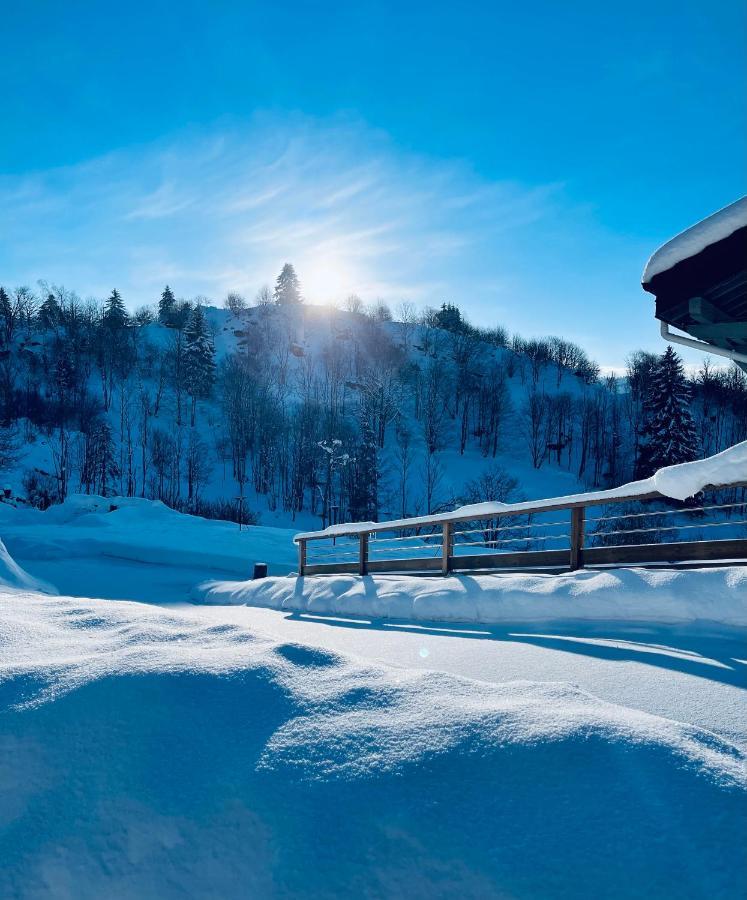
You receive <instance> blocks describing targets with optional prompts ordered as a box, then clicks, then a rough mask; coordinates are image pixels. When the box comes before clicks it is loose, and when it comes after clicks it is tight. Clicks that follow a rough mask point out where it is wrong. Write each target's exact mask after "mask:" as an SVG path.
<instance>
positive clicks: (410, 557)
mask: <svg viewBox="0 0 747 900" xmlns="http://www.w3.org/2000/svg"><path fill="white" fill-rule="evenodd" d="M745 486H746V485H745V483H744V482H743V481H734V482H732V483H728V484H719V485H712V486H709V488H708V489H707V490H709V491H713V490H723V489H725V488H738V489H741V490H738V491H733V492H732V493H733V502H718V503H716V502H712V503H711V504H706V505H703V504H701V505H700V506H694V507H692V506H688V507H682V508H671V506H670V507H669V508H665V509H647V510H645V511H642V512H633V513H625V514H622V515H609V514H606V515H602V516H598V517H596V518H594V519H592V520H590V519H589V517H588V516H587V514H586V512H587V509H589V508H591V507H601V506H605V507H609V506H612V505H616V504H623V503H630V502H631V501H635V502H636V503H637V502H639V501H640V502H642V503H643V504H649V503H650V502H651V501H653V500H656V499H666V498H663V496H662V495H661V494H659V493H657V492H651V493H647V494H631V495H628V496H616V495H614V494H615V492H614V491H599V492H597V493H595V494H589V495H581V497H580V498H576V499H572V498H564V497H557V498H553V499H549V500H538V501H532V502H527V503H521V504H513V505H512V506H510V507H508V508H506V509H505V510H503V509H501V510H491V511H488V512H485V513H483V514H480V512H479V511H477V512H476V511H474V510H473V511H466V510H465V511H464V512H462V511H461V510H457V511H455V512H454V513H444V514H443V515H441V516H428V517H421V518H418V519H399V520H396V521H393V522H381V523H370V524H369V523H365V524H364V525H360V524H358V525H353V524H351V525H350V526H337V527H336V529H335V530H334V531H333V532H330V531H329V530H327V531H319V532H310V533H306V534H300V535H297V537H296V538H295V540H296V542H297V544H298V572H299V574H300V575H330V574H358V575H367V574H369V573H387V572H390V573H395V572H409V573H423V574H438V573H441V574H443V575H447V574H448V573H449V572H471V571H480V570H483V571H490V570H493V571H496V570H501V569H519V568H520V569H529V570H543V571H544V570H555V571H557V570H571V571H574V570H576V569H579V568H582V567H588V566H598V565H634V564H645V563H684V562H691V561H692V562H705V561H714V560H719V561H723V560H734V561H737V562H747V538H744V537H733V536H732V537H728V538H719V537H718V536H717V533H718V529H723V528H726V527H732V529H734V528H735V529H736V530H737V532H739V533H742V534H747V500H745V491H744V488H745ZM610 494H612V495H613V496H610ZM563 512H568V513H569V515H568V517H567V519H563V520H561V521H555V520H557V519H558V518H559V516H557V515H553V517H552V518H553V520H554V521H551V522H546V521H543V520H542V517H543V516H545V515H546V514H548V513H553V514H557V513H563ZM667 517H676V518H670V519H669V521H670V522H674V523H675V524H670V525H667V524H666V520H667ZM651 518H655V519H656V523H657V524H654V525H652V524H651V522H649V521H647V520H648V519H651ZM682 520H684V521H682ZM509 521H514V522H518V523H519V524H513V525H512V524H504V523H505V522H509ZM590 521H591V523H592V524H593V526H594V528H593V530H592V531H591V532H589V528H588V525H589V522H590ZM612 523H615V524H614V525H612ZM621 523H622V525H621ZM628 523H629V524H630V525H631V526H632V527H623V526H626V525H627V524H628ZM659 523H663V524H659ZM464 524H469V526H470V527H468V528H466V529H465V528H461V527H460V526H462V525H464ZM640 525H643V526H645V527H636V526H640ZM473 526H474V527H473ZM559 528H565V529H567V530H565V531H558V529H559ZM606 528H611V530H608V531H605V529H606ZM711 529H713V531H711ZM532 532H534V533H533V534H532ZM680 532H689V534H693V535H694V536H697V538H698V539H697V540H674V541H666V542H665V541H662V536H665V535H669V536H672V535H673V534H676V535H679V533H680ZM389 533H392V534H393V535H395V536H392V537H387V535H388V534H389ZM704 533H706V534H708V535H709V536H708V537H706V538H704V537H703V534H704ZM720 533H721V534H724V532H723V531H721V532H720ZM711 534H713V535H714V537H710V535H711ZM475 535H477V537H475ZM631 537H632V539H633V541H635V543H629V541H630V539H631ZM479 538H482V539H479ZM589 538H591V540H589ZM559 541H562V542H563V543H567V546H564V547H563V546H561V547H559V548H558V547H555V546H554V547H553V548H551V549H546V546H545V545H546V544H548V543H550V544H557V542H559ZM639 541H640V542H639ZM587 543H588V544H590V545H589V546H587ZM531 544H534V545H537V544H539V545H540V546H541V549H536V546H535V548H534V549H530V545H531ZM516 545H519V548H518V549H517V548H516ZM503 548H505V549H503Z"/></svg>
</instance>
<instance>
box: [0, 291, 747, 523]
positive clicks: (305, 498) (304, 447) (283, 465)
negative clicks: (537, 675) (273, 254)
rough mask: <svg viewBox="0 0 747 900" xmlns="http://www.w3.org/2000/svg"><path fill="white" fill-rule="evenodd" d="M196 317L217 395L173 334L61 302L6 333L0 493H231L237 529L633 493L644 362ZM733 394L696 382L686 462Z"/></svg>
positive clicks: (728, 408) (297, 315)
mask: <svg viewBox="0 0 747 900" xmlns="http://www.w3.org/2000/svg"><path fill="white" fill-rule="evenodd" d="M204 313H205V320H206V323H207V327H208V328H209V330H210V332H211V334H212V340H213V343H214V348H215V359H214V362H215V366H216V380H215V382H214V383H213V385H212V387H210V386H209V385H206V386H203V387H199V389H198V387H197V386H196V385H195V382H194V378H193V377H192V376H190V371H191V370H190V365H189V355H188V352H187V350H188V347H187V345H188V342H189V327H187V328H186V329H185V330H181V329H180V328H176V327H166V326H165V325H162V324H159V323H158V322H150V323H149V324H135V323H134V320H133V323H131V325H130V326H129V327H126V328H125V327H119V328H118V329H112V328H111V327H110V326H109V325H107V320H106V316H104V317H103V318H101V317H100V316H98V314H96V313H95V310H94V312H93V313H91V311H90V310H88V311H86V309H85V308H83V307H80V306H78V307H76V306H75V305H74V304H73V301H70V304H69V307H65V306H64V304H63V305H62V306H60V307H59V310H58V311H57V313H55V315H56V316H57V318H56V319H55V318H54V316H52V317H51V318H50V316H51V314H49V313H47V314H45V316H42V312H41V311H39V313H38V315H37V317H36V318H33V317H30V318H28V320H27V321H26V324H19V323H16V326H15V331H14V334H13V338H12V340H11V341H10V343H8V344H7V346H6V347H5V349H4V350H2V353H3V354H5V357H4V358H5V360H6V364H7V365H6V368H7V373H6V374H7V377H6V381H5V382H4V384H5V388H4V390H5V400H4V404H5V406H4V408H5V410H6V413H5V419H6V421H8V422H10V423H11V426H10V430H9V432H8V433H6V431H7V429H4V430H2V434H1V435H0V437H2V438H3V440H2V441H0V467H2V468H3V471H2V475H1V476H0V477H2V479H3V480H4V482H5V484H7V486H8V490H9V492H10V493H11V495H13V496H19V497H25V498H30V499H31V500H32V501H33V502H35V503H38V504H39V505H45V504H46V503H48V502H50V501H51V502H55V501H56V500H58V499H59V498H60V495H64V496H66V495H67V494H71V493H78V492H85V493H94V494H95V493H98V494H105V495H107V496H109V495H127V496H145V497H147V498H149V499H162V500H164V501H165V502H166V503H168V504H169V505H171V506H175V507H177V508H180V509H184V510H187V511H190V512H198V513H203V514H206V515H212V516H217V517H220V518H229V517H235V516H236V515H237V513H238V509H239V505H240V503H239V498H240V497H241V498H243V500H241V504H242V505H243V514H244V515H248V517H249V518H250V519H251V518H252V516H255V517H256V516H258V517H259V518H260V520H261V522H262V523H263V524H266V525H275V526H280V527H296V528H297V529H299V530H312V529H316V528H318V527H320V525H322V524H328V523H329V521H330V520H331V519H332V520H338V519H339V520H345V521H349V520H350V519H360V518H370V517H371V516H375V517H377V518H378V519H384V518H392V517H400V516H402V515H418V514H423V513H427V512H430V511H434V510H439V509H444V508H450V507H452V506H454V505H456V504H458V503H464V502H479V501H480V500H486V499H491V500H504V499H517V498H519V497H526V498H536V497H544V496H552V495H557V494H568V493H573V492H575V491H577V490H579V489H582V488H583V487H587V486H601V487H607V486H614V485H616V484H620V483H622V482H624V481H627V480H630V478H631V477H633V474H634V473H633V467H634V463H635V460H636V454H637V452H638V443H639V441H640V435H639V429H640V424H641V423H640V414H641V402H642V400H641V398H642V396H643V395H644V394H645V377H644V376H645V372H646V366H647V365H650V360H648V361H647V359H645V358H642V357H641V358H639V359H638V360H637V362H635V363H634V364H633V368H632V369H631V372H632V373H633V374H632V376H631V380H629V381H625V382H616V381H615V380H599V379H597V378H596V370H595V368H594V366H593V364H592V363H591V362H590V361H589V360H588V359H586V358H585V356H584V354H583V352H582V351H581V350H580V349H579V348H574V347H573V346H572V345H570V344H568V343H567V342H564V341H562V340H560V339H555V342H554V343H553V341H548V342H541V341H540V342H538V341H534V342H532V341H522V340H521V339H520V338H518V337H516V336H515V337H513V338H509V337H508V336H507V335H506V333H505V331H503V330H502V329H500V328H497V329H494V330H493V331H483V332H478V331H476V330H474V329H469V327H468V326H466V325H464V324H463V323H462V324H461V325H460V324H459V322H457V323H456V325H455V324H454V323H453V322H450V318H454V316H455V315H456V316H458V311H455V308H454V307H444V310H442V311H441V312H439V313H438V314H437V315H436V314H435V313H434V314H433V315H431V317H430V319H428V318H427V317H426V320H427V324H426V323H424V322H422V321H421V322H420V323H417V322H415V321H414V320H413V319H412V318H410V319H409V320H408V321H406V322H397V321H391V320H388V319H387V318H386V316H385V315H384V316H379V317H378V318H377V315H376V313H375V312H374V313H371V314H363V313H360V312H351V311H344V310H332V309H329V308H322V307H306V306H300V305H299V306H292V307H279V306H275V305H264V306H258V307H253V308H249V309H244V310H242V311H239V312H237V313H232V312H231V311H229V310H227V309H216V308H213V307H207V308H206V309H205V311H204ZM439 316H440V318H439ZM50 323H51V324H50ZM457 326H458V327H457ZM644 356H645V355H644ZM730 379H731V380H730ZM732 382H733V383H732ZM742 382H743V379H742V381H740V374H739V373H738V374H737V375H735V376H734V377H732V376H731V375H729V376H728V377H727V376H726V375H724V374H723V373H714V372H711V371H708V372H706V373H705V375H704V380H703V381H702V384H700V386H699V388H698V391H699V394H698V396H697V397H696V399H695V401H693V412H694V414H695V415H696V419H697V420H698V423H699V429H700V437H701V444H702V446H701V452H702V453H703V454H707V453H711V452H715V451H716V450H719V449H722V448H723V447H724V446H726V445H728V444H730V443H735V442H736V441H737V440H740V439H742V438H743V437H744V427H745V426H744V422H743V417H742V415H741V410H742V408H743V406H744V397H746V396H747V391H746V390H745V387H744V384H743V383H742ZM2 387H3V383H0V388H2ZM203 388H204V389H203ZM1 399H2V398H1V397H0V400H1ZM740 404H741V405H740ZM13 423H15V424H13ZM11 439H13V440H15V442H16V446H15V447H14V448H13V447H11V446H10V444H11V443H12V440H11ZM499 495H500V496H499Z"/></svg>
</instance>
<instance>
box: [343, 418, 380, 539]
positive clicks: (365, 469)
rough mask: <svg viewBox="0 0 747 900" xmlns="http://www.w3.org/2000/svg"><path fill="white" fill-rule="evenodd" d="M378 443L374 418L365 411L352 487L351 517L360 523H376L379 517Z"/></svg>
mask: <svg viewBox="0 0 747 900" xmlns="http://www.w3.org/2000/svg"><path fill="white" fill-rule="evenodd" d="M380 477H381V473H380V471H379V458H378V441H377V439H376V429H375V428H374V427H373V423H372V416H371V415H370V412H369V411H368V410H364V411H363V415H362V419H361V441H360V444H359V446H358V450H357V453H356V457H355V467H354V472H353V480H352V483H351V486H350V517H351V519H353V521H358V522H375V521H377V519H378V517H379V480H380Z"/></svg>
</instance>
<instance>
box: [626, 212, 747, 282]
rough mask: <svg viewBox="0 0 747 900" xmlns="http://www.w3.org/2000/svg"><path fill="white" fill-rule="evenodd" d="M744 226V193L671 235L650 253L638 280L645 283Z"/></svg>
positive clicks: (746, 214) (745, 224) (745, 214)
mask: <svg viewBox="0 0 747 900" xmlns="http://www.w3.org/2000/svg"><path fill="white" fill-rule="evenodd" d="M745 226H747V196H745V197H742V198H741V199H739V200H737V201H736V202H735V203H731V204H730V205H729V206H725V207H724V208H723V209H720V210H719V211H718V212H715V213H714V214H713V215H712V216H708V218H706V219H703V221H702V222H698V223H697V224H696V225H692V226H691V227H690V228H688V229H686V230H685V231H683V232H682V233H681V234H678V235H677V237H673V238H672V240H671V241H667V242H666V244H664V245H663V246H662V247H659V249H658V250H657V251H656V253H654V255H653V256H652V257H651V259H649V261H648V263H647V264H646V268H645V269H644V270H643V277H642V278H641V281H642V282H643V284H648V283H649V282H650V281H651V279H652V278H654V277H655V276H656V275H660V274H661V273H662V272H666V271H667V270H668V269H671V268H673V267H674V266H676V265H677V263H680V262H682V261H683V260H685V259H689V258H690V257H691V256H695V255H696V254H697V253H700V252H701V251H703V250H705V249H706V247H710V246H711V245H712V244H716V243H718V241H722V240H724V238H728V237H729V236H730V235H732V234H734V232H735V231H737V230H738V229H739V228H744V227H745Z"/></svg>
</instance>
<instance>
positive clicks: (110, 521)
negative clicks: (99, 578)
mask: <svg viewBox="0 0 747 900" xmlns="http://www.w3.org/2000/svg"><path fill="white" fill-rule="evenodd" d="M0 528H1V529H2V531H3V534H4V536H5V539H6V541H7V542H8V544H9V546H10V547H11V549H12V551H13V553H14V555H15V556H16V557H17V558H19V559H23V560H32V559H57V558H64V559H69V558H101V557H107V558H114V559H119V560H129V561H131V562H136V563H149V564H156V565H171V566H184V567H186V568H197V567H201V568H202V569H214V570H220V571H223V572H227V573H230V572H235V573H236V574H237V575H238V574H241V575H243V574H246V575H248V574H250V573H251V571H252V566H253V564H254V563H255V562H266V563H267V564H268V570H269V571H270V572H273V573H285V572H288V571H289V570H291V569H292V568H293V566H294V565H295V564H296V553H295V549H294V547H293V543H292V540H291V538H292V534H293V533H292V532H291V531H289V530H286V529H284V528H272V527H267V526H262V525H253V526H250V527H245V528H244V529H243V530H242V531H239V529H238V526H237V525H236V524H235V523H233V522H223V521H218V520H214V519H203V518H201V517H200V516H191V515H187V514H185V513H180V512H177V511H176V510H173V509H170V508H169V507H168V506H166V505H165V504H163V503H161V502H160V501H158V500H145V499H142V498H140V497H97V496H95V495H88V494H72V495H70V496H69V497H68V498H67V499H66V500H65V502H64V503H61V504H59V505H55V506H51V507H50V508H49V509H48V510H46V511H45V512H40V511H39V510H37V509H15V508H13V507H11V506H7V505H5V504H0Z"/></svg>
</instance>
